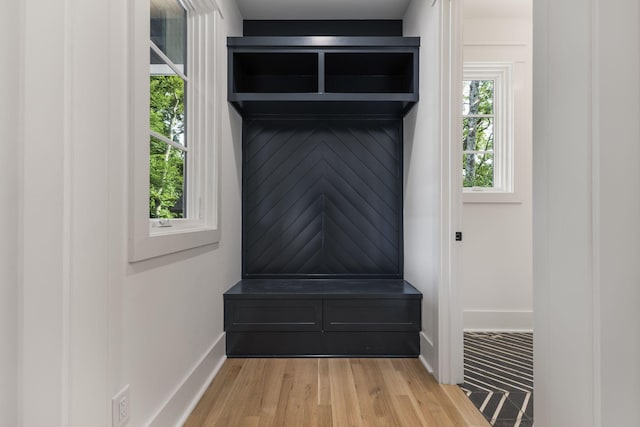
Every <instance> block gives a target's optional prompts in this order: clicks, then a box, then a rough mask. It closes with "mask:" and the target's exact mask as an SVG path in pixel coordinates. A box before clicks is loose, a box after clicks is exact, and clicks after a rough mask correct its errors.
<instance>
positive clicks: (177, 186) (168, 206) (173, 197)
mask: <svg viewBox="0 0 640 427" xmlns="http://www.w3.org/2000/svg"><path fill="white" fill-rule="evenodd" d="M149 151H150V154H151V162H150V164H149V177H150V180H149V217H150V218H184V217H185V215H184V214H185V211H184V206H185V202H186V200H185V198H186V192H185V191H184V190H185V182H186V181H185V179H184V177H185V171H186V153H185V152H184V151H181V150H178V149H176V148H174V147H172V146H171V145H169V144H166V143H164V142H162V141H160V140H158V139H156V138H153V137H151V145H150V147H149Z"/></svg>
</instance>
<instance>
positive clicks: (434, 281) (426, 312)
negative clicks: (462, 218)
mask: <svg viewBox="0 0 640 427" xmlns="http://www.w3.org/2000/svg"><path fill="white" fill-rule="evenodd" d="M427 3H428V2H424V1H421V0H419V1H415V0H414V1H412V2H411V4H410V5H409V8H408V9H407V13H406V15H405V18H404V33H405V36H420V37H421V46H420V102H418V103H417V104H416V105H415V106H414V107H413V109H412V110H411V112H410V113H409V114H408V115H407V116H406V117H405V119H404V277H405V279H406V280H407V281H409V282H410V283H412V284H413V285H414V286H415V287H416V288H418V289H419V290H420V291H421V292H422V293H423V302H422V333H421V355H422V356H423V357H424V358H425V360H426V361H427V363H428V364H429V366H430V368H431V369H433V370H434V372H435V374H436V375H438V374H439V371H440V367H439V361H438V342H439V318H438V315H439V308H438V299H439V297H440V292H439V286H440V262H441V256H440V218H441V217H440V208H441V206H440V197H441V195H440V186H441V179H440V170H441V169H440V154H441V152H440V135H441V132H440V126H441V125H440V121H441V113H440V111H441V96H440V85H441V81H440V61H439V59H440V56H441V45H440V43H441V37H440V28H441V27H440V19H441V2H438V3H437V4H436V6H435V7H431V5H430V3H429V4H427Z"/></svg>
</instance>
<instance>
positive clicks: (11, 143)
mask: <svg viewBox="0 0 640 427" xmlns="http://www.w3.org/2000/svg"><path fill="white" fill-rule="evenodd" d="M19 11H20V7H19V3H18V2H7V4H5V5H3V12H2V14H1V15H0V31H2V37H0V52H3V58H2V60H1V65H0V85H1V88H0V93H2V94H3V95H2V96H3V99H4V100H5V101H4V102H2V103H0V129H3V131H2V134H3V135H2V140H1V142H0V147H2V155H0V200H2V205H3V208H2V209H0V343H1V344H0V384H2V387H0V414H2V420H0V425H2V426H4V425H6V426H15V425H17V424H18V420H17V414H18V411H17V405H18V400H17V395H18V377H17V373H18V309H17V307H18V251H17V244H18V226H17V224H18V221H19V218H20V215H19V209H20V205H19V200H18V164H19V141H20V139H19V127H18V126H17V123H18V112H19V102H18V100H19V91H18V87H19V85H18V80H19V78H20V74H19V73H18V66H16V61H17V60H18V58H20V38H19V37H18V29H19V25H18V23H19V21H18V19H17V17H19Z"/></svg>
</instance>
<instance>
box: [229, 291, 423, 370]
mask: <svg viewBox="0 0 640 427" xmlns="http://www.w3.org/2000/svg"><path fill="white" fill-rule="evenodd" d="M421 300H422V294H421V293H420V292H419V291H418V290H417V289H416V288H414V287H413V286H412V285H411V284H409V283H408V282H407V281H405V280H402V279H244V280H241V281H240V282H238V283H237V284H236V285H234V286H233V287H232V288H231V289H229V290H228V291H227V292H226V293H225V294H224V324H225V331H226V340H227V355H228V356H229V357H331V356H344V357H347V356H349V357H416V356H418V354H419V353H420V346H419V336H418V334H419V331H420V325H421V308H420V307H421Z"/></svg>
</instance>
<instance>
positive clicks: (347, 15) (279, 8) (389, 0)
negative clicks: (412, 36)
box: [236, 0, 426, 19]
mask: <svg viewBox="0 0 640 427" xmlns="http://www.w3.org/2000/svg"><path fill="white" fill-rule="evenodd" d="M419 1H426V0H419ZM236 2H237V4H238V7H239V8H240V12H241V13H242V17H243V18H244V19H402V18H403V17H404V12H405V11H406V10H407V6H408V5H409V3H410V2H411V0H236Z"/></svg>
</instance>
